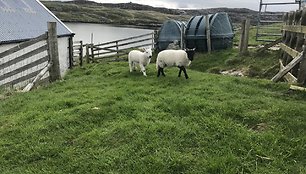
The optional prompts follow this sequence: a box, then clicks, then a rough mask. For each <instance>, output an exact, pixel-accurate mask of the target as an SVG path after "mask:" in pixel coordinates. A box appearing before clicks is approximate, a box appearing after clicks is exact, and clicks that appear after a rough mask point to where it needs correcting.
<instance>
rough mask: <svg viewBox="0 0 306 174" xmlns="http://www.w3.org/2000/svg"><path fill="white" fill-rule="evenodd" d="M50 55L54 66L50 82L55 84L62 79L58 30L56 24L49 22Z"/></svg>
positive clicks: (51, 70) (51, 69)
mask: <svg viewBox="0 0 306 174" xmlns="http://www.w3.org/2000/svg"><path fill="white" fill-rule="evenodd" d="M47 43H48V48H49V49H48V54H49V56H50V61H51V62H52V66H51V68H50V71H49V72H50V81H51V82H54V81H56V80H58V79H60V78H61V73H60V63H59V55H58V41H57V30H56V22H48V41H47Z"/></svg>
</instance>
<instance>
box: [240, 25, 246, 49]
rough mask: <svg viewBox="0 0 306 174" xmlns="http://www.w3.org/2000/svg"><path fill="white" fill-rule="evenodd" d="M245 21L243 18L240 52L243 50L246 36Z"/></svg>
mask: <svg viewBox="0 0 306 174" xmlns="http://www.w3.org/2000/svg"><path fill="white" fill-rule="evenodd" d="M245 23H246V20H243V21H242V23H241V36H240V41H239V53H241V52H242V49H243V42H244V37H245Z"/></svg>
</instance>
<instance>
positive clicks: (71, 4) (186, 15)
mask: <svg viewBox="0 0 306 174" xmlns="http://www.w3.org/2000/svg"><path fill="white" fill-rule="evenodd" d="M42 2H43V4H44V5H45V6H46V7H47V8H49V9H50V10H51V11H52V12H53V13H54V14H55V15H56V16H58V17H59V18H60V19H61V20H63V21H69V22H93V23H106V24H118V25H137V26H147V27H153V28H155V27H159V26H160V25H161V24H162V23H163V22H164V21H165V20H169V19H175V20H182V21H188V20H189V19H190V17H191V16H194V15H206V14H212V13H217V12H227V13H228V14H229V16H230V18H231V20H232V22H233V23H240V22H241V21H242V19H243V18H249V19H251V22H252V24H256V17H257V12H256V11H252V10H249V9H245V8H241V9H239V8H232V9H231V8H215V9H198V10H180V9H167V8H156V7H151V6H147V5H140V4H135V3H122V4H112V3H107V4H105V3H104V4H103V3H96V2H92V1H85V2H76V1H68V2H54V1H42ZM274 17H276V16H274ZM271 20H275V19H271Z"/></svg>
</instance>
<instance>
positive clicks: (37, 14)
mask: <svg viewBox="0 0 306 174" xmlns="http://www.w3.org/2000/svg"><path fill="white" fill-rule="evenodd" d="M47 22H57V33H58V36H63V35H71V34H73V33H72V32H71V31H70V30H69V29H68V27H67V26H65V24H63V23H62V22H61V21H60V20H59V19H58V18H57V17H55V16H54V14H53V13H51V12H50V11H49V10H48V9H47V8H46V7H45V6H43V5H42V4H41V3H40V2H39V1H37V0H0V44H1V43H4V42H14V41H20V40H27V39H31V38H34V37H37V36H39V35H41V34H43V33H45V32H46V31H47V30H48V29H47Z"/></svg>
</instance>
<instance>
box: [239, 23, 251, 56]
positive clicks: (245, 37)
mask: <svg viewBox="0 0 306 174" xmlns="http://www.w3.org/2000/svg"><path fill="white" fill-rule="evenodd" d="M249 32H250V19H245V20H243V21H242V23H241V36H240V42H239V53H240V54H247V53H248V46H249Z"/></svg>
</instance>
